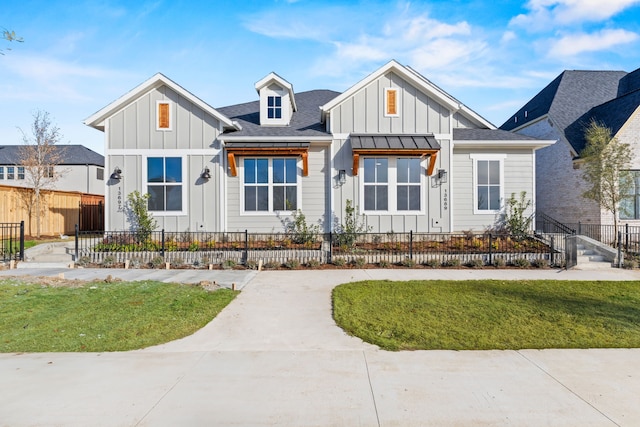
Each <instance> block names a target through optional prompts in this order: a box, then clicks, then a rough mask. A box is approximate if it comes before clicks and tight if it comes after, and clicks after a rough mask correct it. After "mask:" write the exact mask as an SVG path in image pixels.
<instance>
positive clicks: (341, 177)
mask: <svg viewBox="0 0 640 427" xmlns="http://www.w3.org/2000/svg"><path fill="white" fill-rule="evenodd" d="M338 182H339V183H340V185H344V184H345V183H346V182H347V171H346V170H344V169H340V172H338Z"/></svg>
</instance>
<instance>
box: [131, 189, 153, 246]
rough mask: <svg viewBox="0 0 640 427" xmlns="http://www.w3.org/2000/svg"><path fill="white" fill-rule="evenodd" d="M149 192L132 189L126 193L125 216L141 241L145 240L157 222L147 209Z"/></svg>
mask: <svg viewBox="0 0 640 427" xmlns="http://www.w3.org/2000/svg"><path fill="white" fill-rule="evenodd" d="M150 197H151V196H150V195H149V194H140V192H139V191H134V192H132V193H129V194H128V195H127V205H126V210H127V216H128V219H129V222H130V223H131V226H132V228H133V229H134V230H135V232H136V234H137V238H138V240H139V241H141V242H145V241H147V240H148V239H149V236H151V233H152V232H153V231H154V230H155V229H156V228H158V223H157V222H156V220H155V219H154V218H153V216H152V215H151V214H150V213H149V211H148V207H147V206H148V203H149V198H150Z"/></svg>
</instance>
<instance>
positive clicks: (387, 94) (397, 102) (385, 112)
mask: <svg viewBox="0 0 640 427" xmlns="http://www.w3.org/2000/svg"><path fill="white" fill-rule="evenodd" d="M389 92H395V93H396V113H395V114H389V111H388V109H387V106H388V103H387V101H388V97H389ZM400 105H401V104H400V89H399V88H397V87H387V88H385V89H384V107H383V108H384V116H385V117H400Z"/></svg>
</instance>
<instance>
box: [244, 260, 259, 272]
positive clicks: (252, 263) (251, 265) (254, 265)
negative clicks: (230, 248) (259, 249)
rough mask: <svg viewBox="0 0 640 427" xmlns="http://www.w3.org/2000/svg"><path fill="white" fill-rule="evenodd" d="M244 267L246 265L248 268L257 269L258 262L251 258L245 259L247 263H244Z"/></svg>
mask: <svg viewBox="0 0 640 427" xmlns="http://www.w3.org/2000/svg"><path fill="white" fill-rule="evenodd" d="M245 267H247V268H248V269H249V270H257V269H258V262H257V261H254V260H252V259H250V260H247V263H246V264H245Z"/></svg>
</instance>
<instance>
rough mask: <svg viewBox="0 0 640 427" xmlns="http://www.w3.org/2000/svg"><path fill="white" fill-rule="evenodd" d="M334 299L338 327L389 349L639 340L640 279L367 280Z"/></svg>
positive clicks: (625, 344)
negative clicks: (607, 280)
mask: <svg viewBox="0 0 640 427" xmlns="http://www.w3.org/2000/svg"><path fill="white" fill-rule="evenodd" d="M332 300H333V315H334V318H335V321H336V322H337V324H338V325H339V326H340V327H342V328H343V329H344V330H345V331H347V333H349V334H351V335H354V336H357V337H359V338H361V339H363V340H364V341H366V342H369V343H372V344H376V345H378V346H380V347H381V348H383V349H387V350H436V349H438V350H489V349H510V350H516V349H523V348H529V349H543V348H611V347H616V348H637V347H640V282H597V281H573V282H572V281H553V280H536V281H498V280H480V281H443V280H439V281H409V282H392V281H364V282H356V283H348V284H343V285H340V286H338V287H336V288H335V289H334V290H333V295H332Z"/></svg>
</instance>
